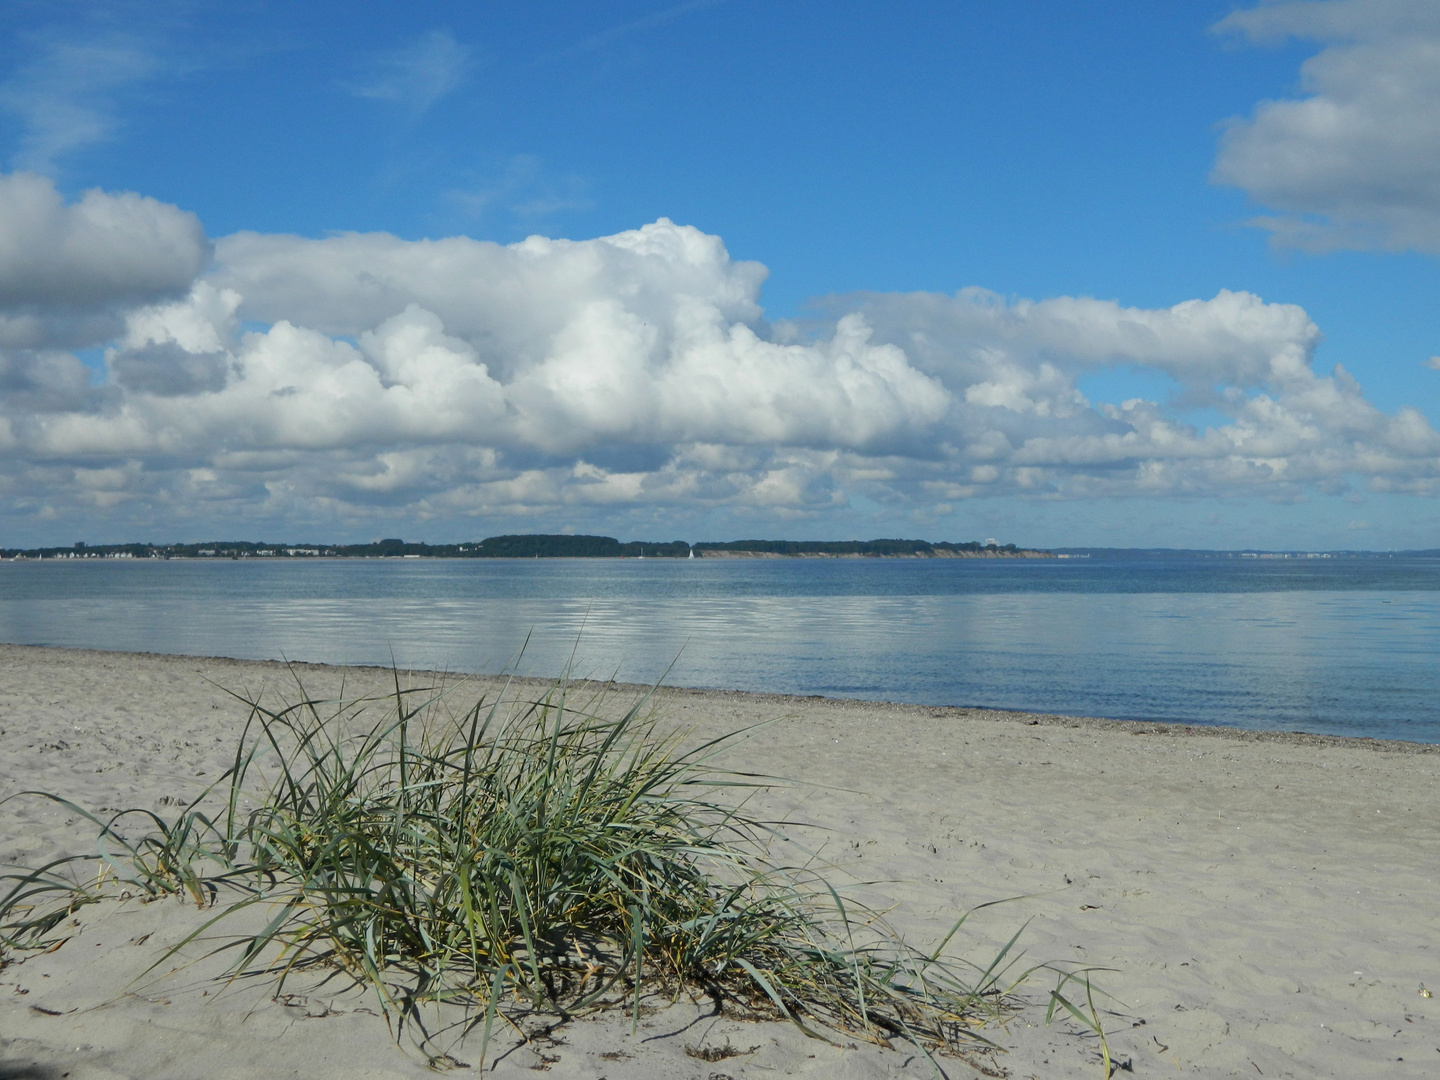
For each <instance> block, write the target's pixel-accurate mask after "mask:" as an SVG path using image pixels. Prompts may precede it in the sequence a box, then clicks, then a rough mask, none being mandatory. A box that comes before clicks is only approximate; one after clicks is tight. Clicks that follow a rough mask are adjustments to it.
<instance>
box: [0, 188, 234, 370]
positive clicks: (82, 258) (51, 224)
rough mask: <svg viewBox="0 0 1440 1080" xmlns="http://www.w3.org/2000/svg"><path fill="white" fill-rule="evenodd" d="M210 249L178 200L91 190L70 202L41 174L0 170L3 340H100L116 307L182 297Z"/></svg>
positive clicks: (40, 343)
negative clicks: (167, 201)
mask: <svg viewBox="0 0 1440 1080" xmlns="http://www.w3.org/2000/svg"><path fill="white" fill-rule="evenodd" d="M209 252H210V249H209V242H208V241H207V240H206V238H205V232H204V230H203V229H202V228H201V226H200V222H199V220H198V219H197V218H196V217H195V215H194V214H190V213H187V212H185V211H183V210H180V209H178V208H177V207H174V206H170V205H168V204H165V203H161V202H157V201H156V200H154V199H150V198H146V197H144V196H141V195H136V194H133V193H128V192H127V193H122V194H118V195H115V194H107V193H106V192H103V191H98V190H96V191H87V192H86V193H85V194H84V195H83V196H81V198H80V199H79V201H78V202H75V203H69V204H67V203H66V202H65V200H64V199H63V198H62V197H61V195H60V193H59V192H57V191H56V190H55V187H54V185H53V184H52V183H51V182H50V181H49V180H48V179H46V178H44V177H41V176H37V175H35V174H33V173H13V174H10V175H8V176H7V175H0V348H4V347H9V348H12V349H13V348H26V347H29V348H43V347H46V346H50V345H68V346H71V347H80V346H85V345H92V344H95V343H97V342H100V341H104V340H106V339H108V338H110V337H112V336H113V335H114V334H115V332H116V330H117V323H116V321H115V320H116V318H117V313H118V312H121V311H123V310H124V309H127V308H136V307H139V306H142V305H146V304H150V303H154V302H155V301H157V300H160V299H162V298H165V297H167V296H176V295H184V294H185V293H186V292H187V291H188V290H189V288H190V285H191V283H192V282H194V280H195V278H196V276H197V275H198V274H199V273H200V271H201V270H202V269H203V268H204V266H205V263H206V261H207V259H208V258H209Z"/></svg>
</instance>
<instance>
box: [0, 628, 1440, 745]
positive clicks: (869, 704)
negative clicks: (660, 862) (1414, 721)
mask: <svg viewBox="0 0 1440 1080" xmlns="http://www.w3.org/2000/svg"><path fill="white" fill-rule="evenodd" d="M7 649H43V650H46V651H49V652H63V653H73V654H75V655H76V656H77V657H85V656H95V657H115V656H134V657H155V658H160V659H173V660H195V661H198V662H207V663H220V664H245V665H249V664H255V665H274V666H276V667H278V668H282V669H285V668H295V669H297V670H301V671H305V670H314V671H317V672H322V671H325V672H336V671H357V672H370V673H374V674H376V675H381V674H383V675H386V676H389V675H390V674H391V669H390V668H388V667H383V666H381V665H378V664H331V663H327V662H325V661H310V660H274V659H256V658H252V657H243V656H219V655H211V654H208V653H166V652H134V651H131V650H126V649H89V648H76V647H74V646H70V645H24V644H12V643H8V642H0V658H3V655H4V650H7ZM399 670H400V673H401V674H402V675H410V676H432V677H435V678H443V679H476V680H480V681H495V680H501V679H510V680H511V681H513V682H514V683H515V684H516V685H520V686H536V687H546V686H551V685H553V684H554V683H555V681H556V680H554V679H548V678H541V677H538V676H513V677H512V676H508V675H506V674H505V673H504V672H458V671H438V670H434V669H431V668H403V667H402V668H400V669H399ZM570 685H574V686H581V687H588V688H597V689H598V688H601V687H608V688H611V689H614V690H615V691H617V692H619V693H627V694H628V693H639V692H645V691H650V690H659V691H662V692H664V693H665V694H693V695H699V696H701V697H715V698H720V699H724V698H736V699H744V700H752V701H754V702H756V703H775V704H778V705H786V704H792V705H805V704H813V703H821V702H823V703H825V704H826V705H830V706H834V707H836V708H838V709H845V708H853V709H863V710H882V711H885V712H890V713H896V714H905V713H913V714H916V715H925V716H929V717H944V716H950V717H953V718H955V719H973V718H980V719H995V720H1010V721H1015V722H1023V723H1025V724H1027V725H1029V724H1034V725H1041V726H1060V727H1070V728H1080V729H1085V730H1094V731H1118V732H1125V733H1128V734H1135V735H1147V734H1156V735H1160V734H1163V735H1172V736H1180V737H1190V736H1194V737H1218V738H1231V739H1235V740H1237V741H1240V742H1260V743H1264V742H1278V743H1287V744H1292V745H1296V746H1354V747H1360V748H1363V749H1370V750H1374V751H1375V752H1377V753H1395V754H1440V742H1437V743H1427V742H1416V741H1413V740H1410V739H1377V738H1375V737H1373V736H1369V735H1322V734H1318V733H1315V732H1308V731H1295V730H1282V729H1267V728H1241V727H1232V726H1230V725H1228V724H1207V723H1201V722H1197V721H1186V720H1130V719H1116V718H1112V717H1104V716H1083V715H1078V714H1072V713H1048V712H1038V711H1031V710H1028V709H1006V708H1001V707H997V706H991V705H927V704H924V703H920V702H907V701H886V700H879V699H873V698H846V697H829V696H827V695H823V694H781V693H771V692H768V691H762V690H735V689H731V688H728V687H713V686H680V685H676V684H671V683H661V684H659V685H658V686H651V685H650V684H648V683H631V682H616V681H614V680H595V679H574V680H571V681H570Z"/></svg>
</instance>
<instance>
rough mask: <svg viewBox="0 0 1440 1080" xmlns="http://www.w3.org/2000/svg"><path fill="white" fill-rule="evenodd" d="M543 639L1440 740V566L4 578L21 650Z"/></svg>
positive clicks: (535, 652) (837, 689) (531, 662)
mask: <svg viewBox="0 0 1440 1080" xmlns="http://www.w3.org/2000/svg"><path fill="white" fill-rule="evenodd" d="M527 635H529V636H530V645H529V647H528V649H527V650H526V652H525V654H524V656H523V657H522V658H520V660H519V668H520V670H521V671H522V672H524V673H527V674H538V675H546V676H550V675H555V674H557V673H558V672H559V671H560V670H561V668H562V667H563V666H564V664H565V663H566V661H567V659H568V658H569V656H570V654H571V650H572V649H574V650H575V665H574V670H575V671H576V673H577V674H584V675H594V676H600V677H610V676H617V677H618V678H620V679H622V680H626V681H637V682H643V681H649V680H653V679H657V678H659V677H660V676H661V675H662V674H664V673H665V670H666V668H667V667H669V668H670V673H669V675H668V677H667V680H668V681H669V682H671V683H674V684H679V685H686V686H708V687H726V688H735V689H747V690H767V691H775V692H782V693H794V694H824V695H827V696H835V697H856V698H874V699H885V700H893V701H908V702H919V703H924V704H945V705H990V706H998V707H1006V708H1016V709H1028V710H1036V711H1054V712H1066V713H1077V714H1086V715H1093V716H1109V717H1116V718H1133V719H1157V720H1179V721H1185V722H1188V723H1196V724H1227V725H1231V726H1235V727H1247V728H1262V729H1283V730H1303V731H1313V732H1322V733H1328V734H1339V735H1370V736H1374V737H1377V738H1399V739H1412V740H1416V741H1421V742H1440V663H1436V652H1437V646H1440V560H1422V559H1415V560H1407V559H1400V558H1396V559H1365V560H1309V561H1297V560H1286V561H1279V560H1276V561H1264V562H1262V561H1259V560H1231V559H1199V558H1184V557H1175V558H1167V559H1160V560H1154V561H1145V562H1136V561H1132V560H1105V559H1099V558H1095V559H1089V560H1037V561H1029V560H1013V561H1011V560H1007V561H989V560H953V561H951V560H944V561H942V560H808V559H806V560H799V559H796V560H789V559H786V560H735V561H730V560H698V559H697V560H660V559H648V560H643V561H642V560H559V559H549V560H545V559H542V560H479V559H477V560H453V561H452V560H444V561H442V560H435V561H430V560H363V561H362V560H344V561H331V560H315V561H308V560H284V561H279V562H269V561H264V560H259V559H252V560H244V561H239V562H232V561H230V560H217V561H180V560H175V561H170V562H164V561H152V560H135V561H109V560H104V561H102V560H93V561H84V562H81V561H73V562H67V561H60V562H39V563H37V562H5V563H0V640H4V641H7V642H16V643H26V644H47V645H67V646H77V647H85V648H99V649H121V650H133V651H149V652H164V653H192V654H199V655H220V656H234V657H244V658H255V659H269V658H279V657H289V658H290V659H294V660H308V661H324V662H333V663H346V662H348V663H382V664H388V663H389V662H390V660H391V656H392V653H393V656H394V659H395V660H396V661H397V662H398V663H399V664H401V665H402V666H407V667H408V666H413V667H427V668H429V667H438V668H448V669H451V670H467V671H470V670H480V671H498V670H501V669H503V668H505V667H507V666H510V665H512V664H514V663H515V662H516V656H517V653H518V651H519V649H520V646H521V644H522V642H524V640H525V639H526V636H527ZM577 641H578V645H577ZM672 662H673V667H671V664H672Z"/></svg>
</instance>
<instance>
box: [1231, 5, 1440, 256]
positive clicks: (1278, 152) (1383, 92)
mask: <svg viewBox="0 0 1440 1080" xmlns="http://www.w3.org/2000/svg"><path fill="white" fill-rule="evenodd" d="M1216 30H1217V31H1219V32H1221V33H1226V34H1238V35H1241V36H1243V37H1244V38H1246V39H1248V40H1250V41H1253V42H1268V41H1276V40H1283V39H1286V38H1291V37H1293V38H1299V39H1303V40H1309V41H1318V42H1320V43H1321V44H1322V45H1323V48H1322V49H1321V51H1320V53H1319V54H1318V55H1316V56H1314V57H1312V58H1311V59H1310V60H1307V61H1306V62H1305V64H1304V65H1303V67H1302V68H1301V70H1300V81H1301V87H1302V90H1303V91H1304V96H1303V97H1300V98H1295V99H1285V100H1279V101H1265V102H1261V103H1260V104H1259V105H1258V106H1257V107H1256V109H1255V111H1254V114H1253V115H1252V116H1251V117H1249V118H1248V119H1243V120H1242V119H1236V120H1232V121H1231V122H1230V124H1229V125H1228V126H1227V128H1226V130H1225V133H1224V135H1223V137H1222V139H1221V144H1220V153H1219V156H1218V158H1217V160H1216V163H1215V170H1214V178H1215V179H1216V180H1217V181H1219V182H1220V183H1224V184H1233V185H1235V186H1237V187H1240V188H1243V189H1244V190H1245V191H1246V192H1247V193H1248V194H1249V195H1250V196H1251V197H1252V198H1254V199H1255V200H1256V202H1258V203H1260V204H1262V205H1264V206H1267V207H1271V208H1273V209H1274V210H1277V211H1279V213H1278V214H1276V215H1272V216H1265V217H1261V218H1258V219H1257V220H1256V224H1258V225H1261V226H1263V227H1265V228H1267V229H1269V230H1271V233H1272V235H1273V236H1274V237H1275V239H1276V240H1277V241H1278V242H1280V243H1284V244H1290V245H1294V246H1299V247H1304V248H1308V249H1311V250H1327V249H1333V248H1376V249H1388V250H1402V249H1414V250H1418V251H1425V252H1430V253H1432V254H1440V5H1437V4H1435V3H1434V2H1433V0H1306V2H1294V3H1285V2H1282V3H1267V4H1262V5H1260V6H1259V7H1256V8H1251V9H1247V10H1244V11H1238V12H1235V13H1234V14H1232V15H1230V16H1228V17H1226V18H1225V19H1223V20H1222V21H1221V22H1220V23H1219V24H1217V26H1216Z"/></svg>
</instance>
